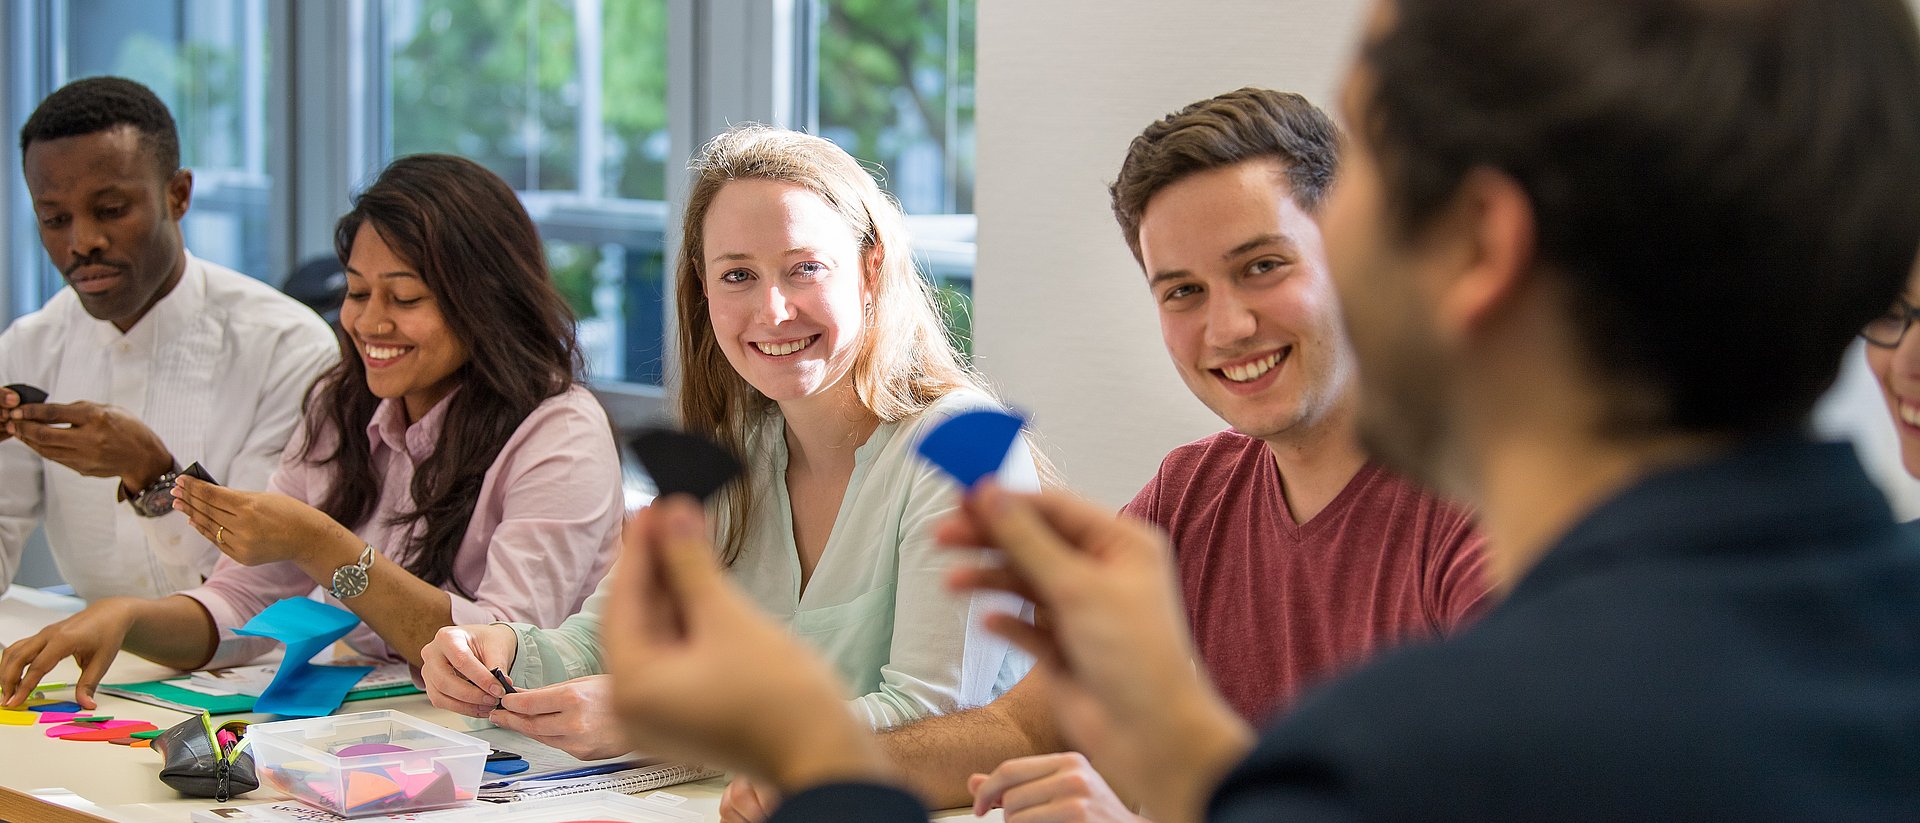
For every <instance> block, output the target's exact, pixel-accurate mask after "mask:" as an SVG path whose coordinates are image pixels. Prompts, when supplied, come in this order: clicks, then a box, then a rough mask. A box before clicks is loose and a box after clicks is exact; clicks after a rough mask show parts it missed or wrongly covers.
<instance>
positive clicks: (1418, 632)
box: [722, 88, 1487, 823]
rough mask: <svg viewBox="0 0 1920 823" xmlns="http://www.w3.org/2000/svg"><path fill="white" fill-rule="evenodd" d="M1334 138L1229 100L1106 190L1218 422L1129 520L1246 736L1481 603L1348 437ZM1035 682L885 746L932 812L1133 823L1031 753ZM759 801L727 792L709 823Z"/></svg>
mask: <svg viewBox="0 0 1920 823" xmlns="http://www.w3.org/2000/svg"><path fill="white" fill-rule="evenodd" d="M1339 140H1340V136H1339V133H1338V130H1337V129H1336V128H1335V126H1334V125H1333V123H1332V122H1331V121H1330V120H1329V119H1328V118H1327V116H1326V115H1325V114H1324V113H1323V112H1321V111H1320V110H1319V109H1317V108H1315V107H1314V106H1313V105H1312V104H1311V103H1309V102H1307V101H1306V99H1305V98H1303V97H1300V96H1299V95H1295V94H1287V93H1282V92H1276V91H1269V90H1264V89H1251V88H1248V89H1241V90H1239V91H1235V92H1229V93H1227V94H1223V95H1220V96H1218V97H1214V98H1211V99H1208V100H1203V101H1200V102H1198V103H1194V104H1192V105H1190V106H1187V107H1186V108H1184V109H1182V110H1180V111H1178V112H1175V113H1174V114H1172V115H1169V116H1168V117H1166V118H1165V119H1162V120H1160V121H1158V122H1155V123H1154V124H1153V125H1151V126H1149V127H1148V128H1147V129H1146V130H1145V131H1144V132H1143V133H1142V134H1140V136H1138V137H1136V138H1135V139H1134V141H1133V144H1132V145H1131V146H1130V147H1129V149H1128V152H1127V157H1126V160H1125V161H1124V162H1123V163H1122V165H1121V169H1120V175H1119V179H1118V180H1117V181H1116V182H1115V183H1114V184H1113V186H1112V195H1113V211H1114V216H1115V218H1116V219H1117V220H1118V221H1119V223H1120V228H1121V230H1122V232H1123V233H1124V235H1125V236H1126V240H1127V245H1128V247H1129V248H1131V249H1132V251H1133V254H1134V259H1135V260H1136V261H1138V262H1139V263H1140V265H1141V268H1142V270H1143V271H1144V273H1145V276H1146V284H1147V287H1148V291H1149V293H1150V295H1151V297H1152V299H1153V301H1154V305H1155V306H1156V307H1157V308H1158V310H1159V315H1160V329H1161V336H1162V337H1163V338H1164V339H1165V341H1166V344H1167V352H1168V354H1169V355H1170V356H1171V357H1172V359H1173V364H1174V367H1175V368H1176V369H1177V370H1178V371H1179V373H1180V377H1181V379H1182V380H1184V381H1185V382H1186V384H1187V387H1188V388H1189V389H1190V390H1192V392H1193V393H1194V395H1195V396H1196V397H1198V398H1199V399H1200V400H1201V402H1204V403H1206V404H1207V407H1208V408H1210V409H1212V410H1213V411H1214V413H1215V414H1218V415H1219V416H1220V418H1221V419H1223V420H1225V421H1226V422H1227V423H1228V425H1229V427H1230V428H1228V429H1227V430H1226V431H1222V432H1220V433H1218V434H1214V435H1211V436H1209V437H1206V438H1204V439H1201V440H1199V441H1196V442H1193V443H1189V444H1187V445H1185V446H1181V447H1180V448H1178V449H1175V450H1174V451H1173V452H1172V453H1170V454H1168V455H1167V457H1166V460H1165V461H1164V462H1162V464H1161V466H1160V471H1159V472H1158V473H1156V474H1155V475H1154V477H1153V479H1152V480H1150V481H1149V482H1148V483H1147V485H1146V487H1145V488H1144V489H1142V490H1141V491H1140V493H1139V495H1138V496H1136V497H1135V498H1134V500H1133V502H1131V503H1129V504H1128V505H1127V506H1126V509H1125V511H1126V513H1127V514H1129V515H1132V516H1134V517H1137V518H1140V519H1142V520H1146V521H1148V522H1151V523H1153V524H1154V525H1156V526H1158V527H1160V528H1161V529H1163V530H1165V531H1166V532H1167V533H1168V535H1169V536H1170V538H1171V542H1172V545H1173V548H1174V553H1175V557H1176V560H1177V563H1178V565H1179V572H1180V582H1181V587H1182V595H1183V599H1184V601H1185V604H1186V612H1187V615H1186V616H1187V621H1188V624H1189V625H1190V626H1191V627H1192V630H1193V638H1194V641H1195V645H1196V647H1197V650H1198V652H1199V654H1200V658H1201V663H1202V664H1203V665H1204V666H1205V672H1206V673H1207V674H1208V675H1209V676H1211V678H1212V679H1213V682H1214V685H1215V686H1216V687H1217V688H1218V689H1219V690H1220V691H1221V693H1222V694H1223V695H1224V696H1225V697H1226V698H1227V701H1228V703H1229V704H1230V705H1231V706H1232V707H1233V708H1234V709H1235V710H1236V711H1237V712H1238V713H1239V714H1240V715H1241V716H1242V717H1243V718H1245V719H1246V720H1247V721H1248V722H1250V723H1255V724H1259V723H1262V722H1264V721H1265V720H1266V719H1267V717H1268V716H1269V715H1271V714H1273V713H1275V712H1277V711H1280V710H1283V709H1285V708H1286V707H1287V706H1288V705H1290V704H1291V703H1292V702H1293V700H1294V699H1295V698H1296V697H1297V696H1298V695H1299V693H1300V691H1301V690H1302V689H1303V688H1306V687H1309V686H1311V685H1313V684H1315V683H1317V682H1319V681H1321V680H1323V679H1326V678H1328V677H1329V676H1331V675H1334V674H1338V673H1340V672H1342V671H1344V670H1345V669H1347V668H1348V667H1350V666H1352V665H1354V664H1356V663H1358V662H1360V661H1362V660H1364V659H1366V658H1367V657H1369V656H1371V655H1373V654H1374V653H1376V652H1378V651H1380V650H1382V649H1384V648H1387V647H1389V646H1392V645H1396V644H1398V643H1401V642H1405V641H1408V640H1419V639H1427V638H1433V637H1437V636H1439V635H1442V634H1445V633H1447V632H1448V631H1450V630H1451V629H1452V628H1453V627H1455V626H1457V625H1459V624H1461V623H1462V622H1463V621H1465V620H1467V619H1469V618H1470V617H1472V616H1473V615H1475V614H1477V613H1478V611H1479V610H1480V608H1481V607H1482V605H1483V604H1484V601H1485V600H1486V598H1487V589H1486V585H1485V583H1484V582H1483V581H1482V575H1481V570H1480V565H1481V539H1480V537H1479V535H1478V534H1477V533H1476V532H1475V531H1474V529H1473V525H1472V523H1471V521H1470V519H1469V517H1468V515H1467V513H1465V512H1463V511H1461V510H1460V509H1457V508H1454V507H1452V506H1449V505H1447V504H1445V503H1442V502H1440V501H1438V500H1436V499H1434V498H1433V497H1432V496H1430V495H1428V494H1427V493H1426V492H1424V491H1422V490H1420V489H1418V488H1415V487H1414V486H1413V485H1411V484H1410V483H1409V482H1407V481H1406V480H1405V479H1403V478H1401V477H1399V476H1397V475H1394V474H1392V473H1390V472H1387V471H1385V470H1384V469H1382V468H1380V467H1379V466H1377V465H1374V464H1373V463H1372V462H1370V461H1369V460H1368V459H1367V456H1366V454H1365V453H1364V452H1363V451H1362V450H1361V447H1360V444H1359V442H1358V439H1357V436H1356V428H1355V419H1354V411H1355V404H1354V375H1353V354H1352V351H1351V350H1350V348H1349V346H1348V343H1347V339H1346V334H1345V331H1344V330H1343V328H1342V327H1341V323H1340V315H1339V306H1338V303H1337V300H1336V297H1335V294H1334V290H1333V283H1332V281H1331V280H1330V279H1329V276H1328V272H1327V264H1326V254H1325V251H1324V249H1323V248H1322V245H1321V239H1320V227H1319V219H1318V214H1319V209H1320V205H1321V202H1322V200H1323V198H1324V195H1325V193H1326V190H1327V189H1328V187H1329V186H1331V184H1332V182H1333V178H1334V174H1335V165H1336V161H1337V153H1338V147H1339ZM1048 688H1049V685H1048V683H1047V682H1046V681H1045V680H1044V679H1043V678H1042V677H1040V676H1038V675H1034V676H1029V677H1028V678H1027V679H1026V680H1025V681H1023V682H1021V683H1020V684H1019V685H1018V686H1016V687H1015V688H1014V689H1013V690H1012V691H1011V692H1009V693H1008V694H1007V695H1005V696H1003V697H1002V698H1001V699H1000V700H998V701H995V702H994V703H992V704H990V705H987V706H983V707H980V708H978V709H974V710H970V711H966V712H961V713H958V714H954V715H948V716H945V717H937V718H930V719H928V720H925V721H922V722H920V723H917V724H914V725H912V726H909V727H906V728H904V729H900V730H897V731H895V732H892V733H889V734H886V735H883V736H882V737H881V738H880V739H881V745H882V746H883V747H884V748H886V749H887V750H888V751H889V753H890V754H891V755H892V756H893V760H894V762H895V763H896V764H897V765H898V766H899V768H900V769H901V770H902V772H903V773H904V775H905V776H906V777H907V778H908V779H909V781H910V782H911V783H912V785H913V786H914V787H915V788H916V789H918V790H919V791H920V793H921V794H922V795H923V796H924V797H925V798H926V799H927V800H928V801H929V802H930V803H932V804H933V805H934V806H936V807H940V806H952V805H957V804H959V803H962V802H966V800H967V798H968V796H967V794H966V793H965V792H966V791H971V792H972V794H973V801H974V803H975V805H976V807H977V808H979V809H982V810H984V809H986V808H991V807H994V806H1002V807H1004V808H1005V810H1006V818H1007V820H1008V821H1009V823H1021V822H1022V821H1023V820H1026V819H1029V818H1031V819H1034V820H1043V819H1044V820H1118V819H1127V818H1130V817H1132V815H1131V813H1130V812H1128V811H1127V810H1126V808H1125V807H1124V805H1123V804H1122V803H1121V802H1120V801H1119V800H1118V799H1117V798H1116V797H1115V795H1114V793H1113V792H1112V791H1111V790H1109V789H1108V788H1107V787H1106V786H1105V784H1104V782H1103V781H1102V780H1101V778H1100V776H1099V775H1098V774H1097V773H1095V772H1094V771H1093V770H1092V769H1091V767H1089V766H1088V765H1087V762H1086V760H1085V759H1084V758H1082V757H1080V756H1079V755H1077V754H1074V753H1070V752H1069V753H1064V754H1045V755H1036V754H1035V753H1037V752H1055V751H1058V750H1059V749H1061V748H1063V744H1062V743H1061V742H1060V741H1059V739H1058V736H1057V732H1056V731H1055V723H1054V720H1053V718H1052V717H1051V716H1050V715H1049V714H1048V712H1047V710H1046V708H1045V706H1046V705H1047V700H1046V697H1047V694H1046V692H1047V689H1048ZM1002 761H1005V762H1002ZM995 764H1000V765H999V767H998V768H997V769H996V768H994V766H995ZM987 770H992V774H990V775H986V776H980V775H977V774H975V773H976V772H980V771H987ZM969 775H972V777H971V778H969ZM770 805H771V804H770V803H767V802H764V799H763V798H761V797H760V796H759V795H758V794H757V793H755V792H754V791H753V790H752V789H751V788H749V787H748V786H747V785H746V784H744V783H736V784H735V785H733V786H731V787H729V789H728V792H727V797H726V800H725V802H724V804H723V807H722V814H723V818H724V819H727V820H735V819H739V820H756V819H758V818H760V817H762V816H763V814H764V810H765V808H766V807H767V806H770Z"/></svg>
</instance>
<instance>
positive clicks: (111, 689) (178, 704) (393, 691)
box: [100, 677, 420, 714]
mask: <svg viewBox="0 0 1920 823" xmlns="http://www.w3.org/2000/svg"><path fill="white" fill-rule="evenodd" d="M186 679H187V678H184V677H171V678H168V679H166V680H152V681H148V682H146V683H121V684H118V685H113V686H101V687H100V692H101V693H102V694H110V695H113V696H115V697H124V698H127V699H128V700H138V701H140V702H142V703H147V704H150V705H154V706H161V707H164V708H168V709H173V710H174V711H182V712H186V713H188V714H199V713H201V712H206V713H208V714H241V713H243V712H250V711H253V701H254V700H255V698H254V697H253V696H252V695H246V694H230V695H212V694H204V693H201V692H196V691H193V690H192V689H183V688H180V687H179V686H175V685H173V684H175V683H178V682H180V681H182V680H186ZM419 693H420V690H419V689H417V688H415V687H414V686H413V685H412V684H402V685H398V686H388V687H386V688H384V689H367V690H365V691H358V692H349V693H348V694H347V699H348V700H372V699H374V698H377V697H400V696H402V695H409V694H419Z"/></svg>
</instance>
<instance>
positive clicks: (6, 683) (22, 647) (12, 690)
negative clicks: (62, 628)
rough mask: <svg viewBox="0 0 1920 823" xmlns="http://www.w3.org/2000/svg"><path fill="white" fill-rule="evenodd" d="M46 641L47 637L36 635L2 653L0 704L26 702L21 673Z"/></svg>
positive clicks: (9, 704) (0, 658) (12, 704)
mask: <svg viewBox="0 0 1920 823" xmlns="http://www.w3.org/2000/svg"><path fill="white" fill-rule="evenodd" d="M46 643H47V641H46V639H45V638H43V637H41V636H40V635H34V636H32V637H29V638H26V639H25V640H21V641H19V642H17V643H14V644H13V645H10V646H8V647H7V649H6V652H5V653H4V654H0V704H4V705H8V706H18V705H20V704H21V703H24V702H26V695H27V692H24V691H22V690H21V689H20V675H21V673H22V672H23V671H24V670H25V669H26V667H27V662H28V661H30V660H32V659H33V658H34V657H35V656H36V655H38V654H39V653H40V649H41V647H43V646H45V645H46Z"/></svg>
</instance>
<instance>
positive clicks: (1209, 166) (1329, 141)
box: [1107, 87, 1340, 261]
mask: <svg viewBox="0 0 1920 823" xmlns="http://www.w3.org/2000/svg"><path fill="white" fill-rule="evenodd" d="M1339 156H1340V131H1339V129H1338V128H1337V127H1335V126H1334V124H1333V121H1332V120H1331V119H1329V118H1328V117H1327V115H1326V113H1325V112H1322V111H1321V110H1320V109H1319V108H1317V107H1315V106H1314V105H1313V104H1312V103H1309V102H1307V99H1306V98H1305V97H1301V96H1300V95H1298V94H1292V93H1289V92H1281V91H1272V90H1270V89H1257V88H1251V87H1249V88H1243V89H1239V90H1236V91H1230V92H1227V93H1226V94H1221V95H1217V96H1214V97H1210V98H1207V99H1205V100H1201V101H1199V102H1197V103H1193V104H1191V105H1188V106H1186V107H1185V108H1182V109H1180V110H1179V111H1176V112H1174V113H1172V114H1169V115H1167V116H1166V117H1164V118H1161V119H1160V120H1157V121H1154V123H1153V124H1152V125H1150V126H1148V127H1147V128H1146V130H1145V131H1142V132H1141V133H1140V135H1139V136H1137V137H1135V138H1133V142H1132V143H1131V144H1130V145H1128V146H1127V157H1126V159H1125V160H1123V161H1121V163H1120V175H1119V177H1117V178H1116V179H1115V180H1114V182H1113V185H1111V186H1109V187H1108V188H1107V190H1108V192H1109V193H1110V194H1111V195H1112V198H1113V217H1114V219H1115V220H1117V221H1119V223H1120V232H1121V234H1123V235H1125V237H1126V240H1127V248H1129V249H1132V250H1133V259H1134V260H1135V261H1139V260H1140V220H1141V218H1142V217H1143V216H1144V215H1145V213H1146V210H1147V202H1148V201H1150V200H1152V199H1153V196H1154V195H1155V194H1157V193H1159V192H1160V190H1161V189H1164V188H1166V187H1168V186H1170V185H1173V184H1174V183H1177V182H1179V181H1180V180H1182V179H1185V178H1187V177H1189V176H1191V175H1195V174H1199V173H1201V172H1205V171H1211V170H1213V169H1217V168H1224V167H1226V166H1233V165H1237V164H1240V163H1243V162H1246V161H1249V160H1260V159H1272V160H1278V161H1280V163H1281V165H1282V166H1283V167H1284V168H1285V169H1286V175H1287V184H1288V188H1289V189H1291V190H1292V192H1293V198H1294V200H1295V202H1296V203H1297V204H1298V205H1299V206H1300V208H1301V210H1303V211H1305V212H1307V213H1309V214H1317V213H1319V210H1320V203H1321V201H1322V200H1323V199H1324V198H1325V197H1326V193H1327V189H1328V188H1329V187H1331V186H1332V185H1333V178H1334V173H1335V167H1336V166H1337V164H1338V163H1339Z"/></svg>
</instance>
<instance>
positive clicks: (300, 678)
mask: <svg viewBox="0 0 1920 823" xmlns="http://www.w3.org/2000/svg"><path fill="white" fill-rule="evenodd" d="M358 625H360V618H359V616H358V615H355V614H354V613H353V612H350V611H347V610H346V609H341V608H337V607H334V606H329V605H327V604H325V603H321V602H319V601H316V600H308V599H306V598H304V597H290V598H288V599H286V600H282V601H280V602H278V603H275V604H273V605H271V606H268V607H267V608H266V609H264V610H263V611H261V612H260V613H259V614H257V615H254V617H253V619H252V620H249V621H247V625H245V626H243V627H241V628H238V629H234V630H233V631H234V633H235V634H245V635H251V636H254V637H271V638H273V639H275V640H278V641H280V642H282V643H285V644H287V652H286V656H285V657H284V658H283V659H282V660H281V662H280V671H279V672H278V673H276V674H275V675H274V676H273V682H272V683H269V684H267V688H266V691H263V692H261V693H260V699H259V700H257V701H255V702H254V704H253V710H254V711H256V712H261V713H263V714H278V715H285V716H287V717H319V716H321V715H326V714H331V713H333V710H334V709H338V708H340V704H341V703H342V702H344V701H345V700H346V699H347V692H348V691H349V690H351V689H352V688H353V684H355V683H358V682H360V678H362V677H365V676H367V672H370V671H373V667H372V666H316V665H314V664H313V663H312V662H311V661H312V660H313V656H314V655H316V654H319V653H320V652H321V650H323V649H325V648H326V647H328V646H330V645H332V644H333V641H335V640H339V639H340V638H342V637H345V636H346V634H347V632H350V631H353V627H355V626H358Z"/></svg>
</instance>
